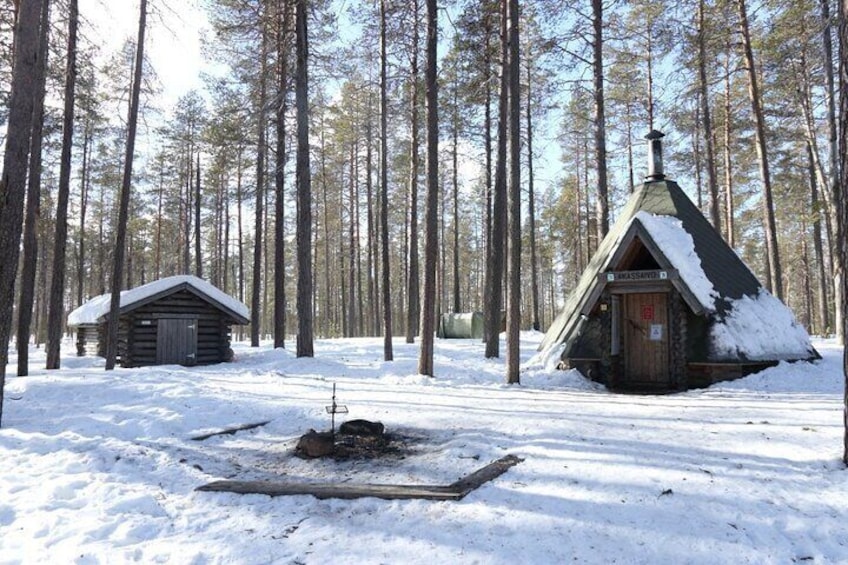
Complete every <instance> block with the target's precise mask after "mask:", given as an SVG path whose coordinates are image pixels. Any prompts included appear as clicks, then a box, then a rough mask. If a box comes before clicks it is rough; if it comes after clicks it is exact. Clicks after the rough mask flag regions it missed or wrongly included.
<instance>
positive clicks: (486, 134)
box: [483, 10, 493, 324]
mask: <svg viewBox="0 0 848 565" xmlns="http://www.w3.org/2000/svg"><path fill="white" fill-rule="evenodd" d="M483 25H484V28H485V33H486V55H485V58H484V60H485V66H486V71H485V72H486V77H487V80H486V103H485V106H484V108H483V147H484V150H485V152H486V171H485V178H486V198H485V202H486V265H487V266H488V258H489V256H490V255H491V253H492V81H491V80H488V79H489V78H490V77H489V73H490V72H491V68H492V60H491V45H490V42H491V37H492V31H493V30H492V18H491V15H490V12H489V11H488V10H487V11H486V14H485V16H483ZM483 284H484V287H485V284H486V283H485V281H484V282H483ZM484 292H485V291H484ZM486 323H487V324H488V322H486Z"/></svg>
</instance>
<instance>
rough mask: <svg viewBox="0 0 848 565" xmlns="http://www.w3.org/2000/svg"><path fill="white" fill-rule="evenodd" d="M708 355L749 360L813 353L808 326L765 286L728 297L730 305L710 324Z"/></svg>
mask: <svg viewBox="0 0 848 565" xmlns="http://www.w3.org/2000/svg"><path fill="white" fill-rule="evenodd" d="M710 348H711V355H712V356H713V357H714V358H717V359H736V358H739V357H741V358H743V359H747V360H750V361H762V360H774V359H807V358H810V357H811V356H815V353H814V351H815V350H814V349H813V346H812V343H811V342H810V336H809V334H808V333H807V330H805V329H804V327H803V326H802V325H801V324H799V323H798V322H797V321H796V320H795V315H794V314H793V313H792V311H791V310H790V309H789V307H788V306H786V305H785V304H784V303H783V302H781V301H780V300H778V299H777V298H775V297H774V296H772V295H771V294H770V293H769V292H768V291H767V290H766V289H764V288H763V289H760V292H759V294H757V295H756V296H753V297H751V296H743V297H741V298H738V299H736V300H732V301H730V309H729V310H728V311H727V313H726V314H725V316H724V318H722V319H721V321H717V322H716V323H715V324H713V326H712V328H710Z"/></svg>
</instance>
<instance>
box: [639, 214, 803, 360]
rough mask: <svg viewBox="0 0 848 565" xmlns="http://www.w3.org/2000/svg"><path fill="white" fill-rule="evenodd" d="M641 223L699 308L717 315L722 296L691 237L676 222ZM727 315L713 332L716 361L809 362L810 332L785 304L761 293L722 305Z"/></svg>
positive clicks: (646, 218) (651, 219)
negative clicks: (706, 271) (794, 360)
mask: <svg viewBox="0 0 848 565" xmlns="http://www.w3.org/2000/svg"><path fill="white" fill-rule="evenodd" d="M636 220H638V221H639V222H640V223H641V224H642V226H643V227H644V228H645V230H646V231H647V232H648V234H649V235H650V236H651V238H652V239H653V240H654V243H655V244H656V245H657V246H658V247H659V248H660V249H662V252H663V254H664V256H665V258H666V259H668V261H669V262H670V263H671V264H672V266H673V267H674V268H675V269H676V270H677V272H678V276H679V277H680V279H681V280H682V281H683V283H684V284H686V286H687V287H688V288H689V290H690V291H691V292H692V294H693V295H694V296H695V297H696V298H697V300H698V302H700V303H701V305H702V306H703V307H704V309H705V310H706V311H708V312H716V309H717V308H716V300H717V299H720V298H721V297H720V296H719V294H718V292H717V291H716V289H715V287H714V286H713V284H712V282H711V281H710V279H709V278H708V277H707V275H706V273H705V272H704V269H703V268H702V265H701V259H700V257H699V256H698V254H697V253H696V252H695V243H694V240H693V238H692V235H691V234H690V233H689V232H687V231H686V229H685V227H684V226H683V223H682V222H681V221H680V220H679V219H677V218H675V217H673V216H661V215H654V214H650V213H648V212H644V211H640V212H638V213H637V214H636V215H635V216H634V217H633V221H636ZM724 303H725V304H724V309H723V310H724V314H723V315H717V316H716V318H715V323H714V324H713V325H712V327H711V328H710V349H711V351H710V353H711V357H712V358H715V359H739V358H742V359H747V360H750V361H761V360H773V359H781V358H785V359H797V358H807V357H809V356H810V355H811V352H812V344H811V343H810V336H809V335H808V334H807V331H806V330H805V329H804V328H803V326H801V325H800V324H798V322H797V321H796V320H795V316H794V314H793V313H792V311H791V310H790V309H789V307H787V306H786V305H785V304H784V303H783V302H781V301H780V300H778V299H777V298H775V297H774V296H772V295H771V294H770V293H769V292H768V291H767V290H766V289H764V288H760V289H759V292H758V293H757V294H756V295H752V296H749V295H742V296H741V297H739V298H730V299H728V298H725V299H724Z"/></svg>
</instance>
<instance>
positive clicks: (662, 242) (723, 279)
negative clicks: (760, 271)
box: [539, 179, 815, 359]
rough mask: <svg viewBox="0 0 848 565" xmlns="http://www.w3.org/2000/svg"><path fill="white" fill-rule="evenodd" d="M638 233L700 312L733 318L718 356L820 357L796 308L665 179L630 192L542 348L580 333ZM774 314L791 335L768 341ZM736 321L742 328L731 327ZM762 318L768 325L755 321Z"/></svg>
mask: <svg viewBox="0 0 848 565" xmlns="http://www.w3.org/2000/svg"><path fill="white" fill-rule="evenodd" d="M634 237H638V238H639V239H640V240H641V241H642V243H644V244H645V246H646V247H648V249H649V251H650V252H651V254H652V255H653V256H654V258H655V259H656V260H657V262H658V263H659V264H660V265H661V266H662V267H663V268H664V269H674V270H676V271H677V274H678V278H676V279H675V280H674V281H672V284H673V285H674V286H675V288H676V289H677V290H678V291H679V292H680V293H681V295H682V296H683V298H684V300H685V301H686V303H687V304H688V305H689V307H690V308H691V309H692V310H693V312H695V313H696V314H699V315H707V316H712V317H713V318H714V319H715V320H716V321H717V322H718V324H716V325H721V324H724V323H725V322H726V321H727V322H728V323H727V324H725V326H726V327H725V328H719V329H718V331H717V332H716V335H714V336H713V342H714V343H713V344H711V348H712V350H713V354H714V357H721V358H726V359H728V358H740V357H741V358H746V359H752V358H760V359H774V358H806V357H809V356H810V355H813V356H814V355H815V353H814V351H815V350H814V349H813V348H812V346H811V345H810V343H809V336H808V335H807V333H806V330H804V328H802V327H800V326H799V325H798V324H797V322H795V320H794V316H793V315H792V313H791V311H790V310H789V309H788V308H787V307H786V306H785V305H784V304H783V303H782V302H780V301H779V300H777V299H776V298H774V297H773V296H771V295H770V294H769V293H768V292H767V291H766V290H765V289H764V288H763V286H762V285H761V284H760V282H759V280H757V277H756V276H755V275H754V274H753V273H752V272H751V270H750V269H749V268H748V266H747V265H746V264H745V263H744V262H743V261H742V259H741V258H740V257H739V256H738V255H737V254H736V252H735V251H734V250H733V249H732V248H731V247H730V246H729V245H727V243H726V242H725V241H724V239H723V238H722V237H721V235H720V234H719V233H718V231H716V230H715V229H714V228H713V226H712V225H711V224H710V223H709V221H707V219H706V218H705V217H704V215H703V214H702V213H701V211H700V210H699V209H698V208H697V207H696V206H695V205H694V204H693V203H692V201H691V200H690V199H689V197H688V196H686V194H685V193H684V192H683V190H682V189H681V188H680V186H679V185H678V184H677V183H676V182H674V181H671V180H666V179H662V180H652V181H649V182H646V183H644V184H643V185H642V186H641V187H639V188H638V189H637V191H636V192H635V193H634V194H633V195H632V196H631V197H630V200H629V201H628V202H627V205H626V206H625V207H624V210H623V211H622V213H621V216H620V217H619V219H618V221H616V223H615V224H614V225H613V227H612V229H611V230H610V231H609V233H608V234H607V236H606V237H605V238H604V239H603V240H602V241H601V244H600V245H599V246H598V250H597V251H596V252H595V255H594V256H593V257H592V259H591V260H590V261H589V264H588V266H587V267H586V269H585V270H584V271H583V274H582V275H581V277H580V280H579V281H578V283H577V286H576V287H575V289H574V290H573V291H572V292H571V294H570V295H569V297H568V299H567V300H566V303H565V307H564V308H563V309H562V311H561V312H560V314H559V316H558V317H557V318H556V319H555V320H554V321H553V323H552V324H551V326H550V328H549V329H548V332H547V334H546V335H545V337H544V339H543V340H542V343H541V345H540V346H539V349H540V350H541V351H551V350H553V349H554V348H556V347H557V346H559V345H560V344H563V343H567V342H568V341H570V340H571V339H573V338H574V337H575V336H576V335H577V334H578V333H579V330H580V326H581V325H582V324H583V323H584V321H585V319H586V316H587V315H588V313H589V312H590V311H591V309H592V308H593V307H594V304H595V302H596V301H597V300H598V298H599V297H600V294H601V291H602V290H603V285H604V284H605V283H604V282H603V279H602V277H600V276H599V275H600V274H601V273H604V272H606V271H608V270H611V269H614V268H615V266H616V265H617V264H618V261H620V258H621V255H622V253H623V252H624V251H625V247H626V246H627V245H629V243H630V242H631V241H632V239H633V238H634ZM740 309H741V310H740ZM743 311H744V316H743V315H742V313H743ZM772 320H780V322H781V323H783V324H784V325H788V326H789V327H787V328H786V331H785V332H783V337H784V338H785V339H782V340H777V341H776V343H775V344H774V345H772V346H769V345H767V343H766V342H767V341H768V340H769V337H768V332H769V329H772V331H773V328H772ZM734 322H735V327H736V329H735V330H732V329H731V327H734V326H733V324H732V323H734ZM757 323H759V325H760V326H762V328H760V329H761V330H762V331H760V329H757V328H754V327H753V326H756V325H757ZM743 328H747V329H743ZM760 333H762V334H763V335H759V334H760ZM772 341H773V342H774V341H775V340H773V339H772Z"/></svg>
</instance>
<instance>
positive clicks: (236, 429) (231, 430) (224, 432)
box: [191, 420, 271, 441]
mask: <svg viewBox="0 0 848 565" xmlns="http://www.w3.org/2000/svg"><path fill="white" fill-rule="evenodd" d="M270 421H271V420H263V421H262V422H254V423H252V424H242V425H240V426H233V427H232V428H224V429H223V430H220V431H217V432H211V433H208V434H203V435H199V436H194V437H193V438H191V439H193V440H194V441H203V440H204V439H209V438H210V437H214V436H223V435H232V434H234V433H236V432H241V431H244V430H252V429H253V428H258V427H259V426H264V425H265V424H267V423H268V422H270Z"/></svg>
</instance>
